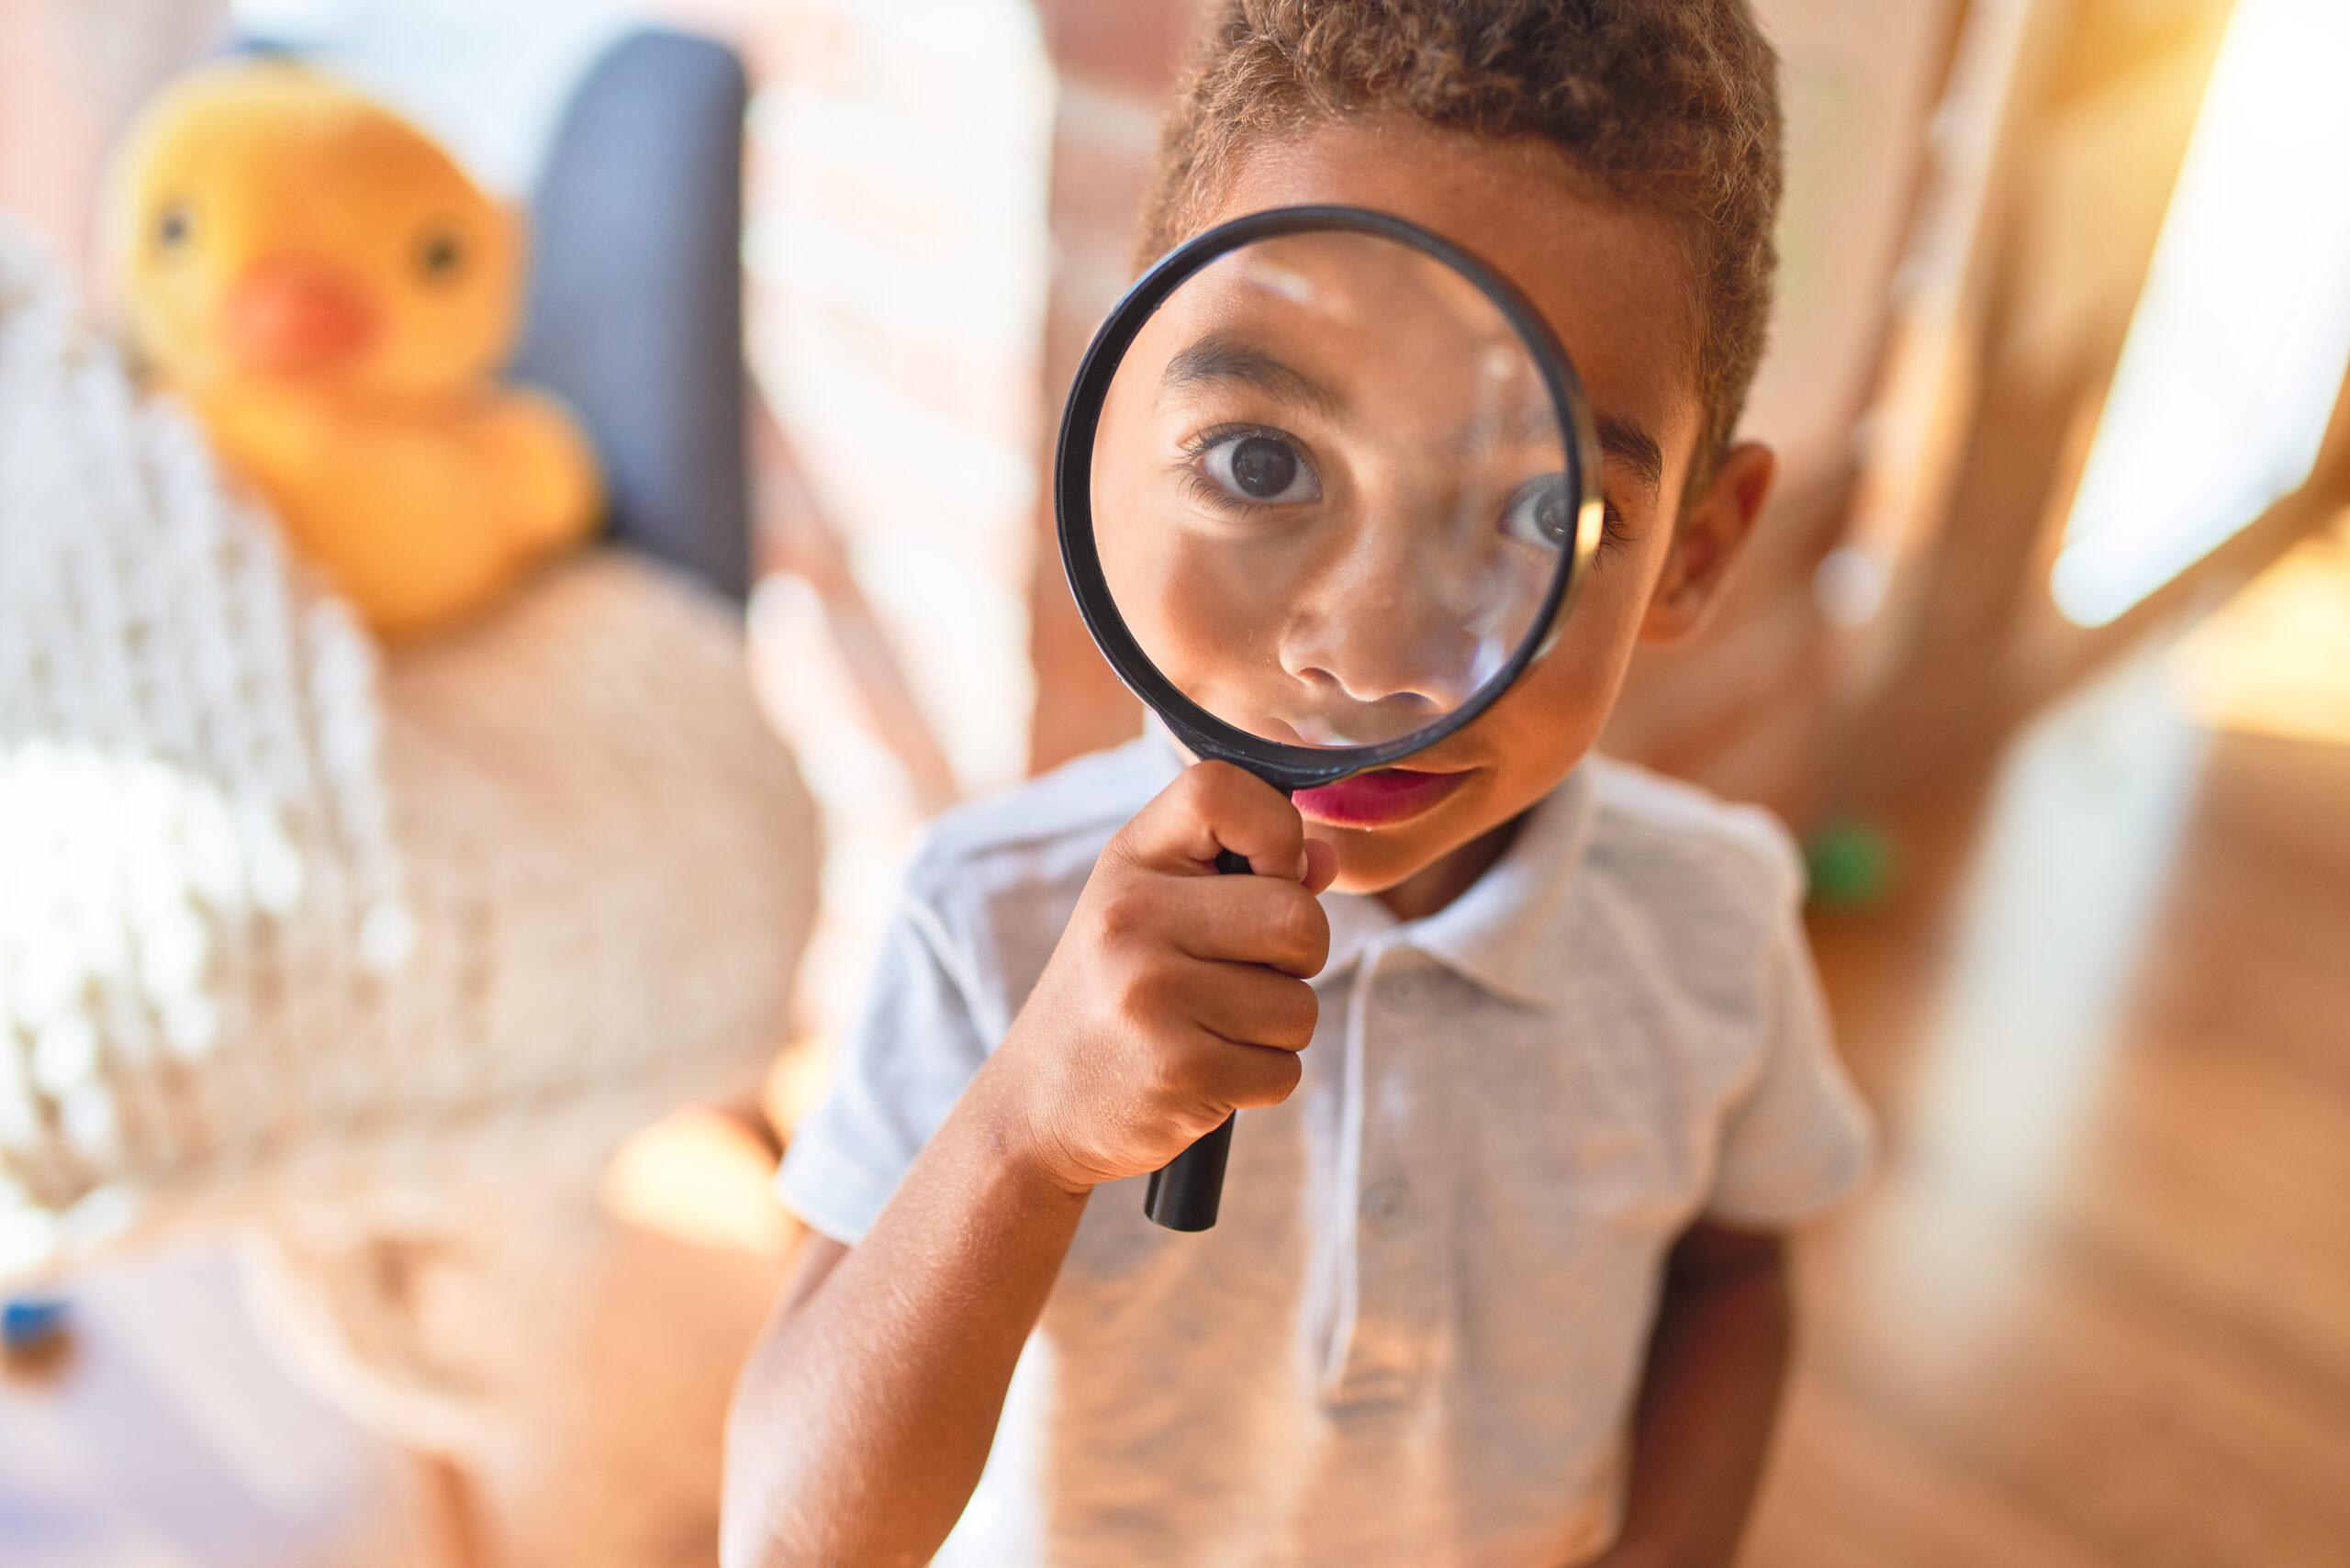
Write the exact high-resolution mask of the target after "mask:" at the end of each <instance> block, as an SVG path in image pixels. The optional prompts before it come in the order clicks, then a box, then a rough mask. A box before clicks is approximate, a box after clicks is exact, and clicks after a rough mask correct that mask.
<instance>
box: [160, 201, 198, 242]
mask: <svg viewBox="0 0 2350 1568" xmlns="http://www.w3.org/2000/svg"><path fill="white" fill-rule="evenodd" d="M195 237H196V214H195V213H194V212H193V211H191V210H189V207H188V205H187V203H185V202H184V201H175V202H170V203H167V204H165V206H164V207H163V210H162V211H161V212H159V213H157V214H156V215H155V247H156V249H158V250H160V251H163V252H173V251H176V250H178V249H179V248H180V247H182V246H183V245H185V244H186V243H187V242H188V241H190V240H192V239H194V238H195Z"/></svg>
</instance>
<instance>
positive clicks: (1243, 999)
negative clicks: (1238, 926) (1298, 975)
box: [1192, 964, 1322, 1051]
mask: <svg viewBox="0 0 2350 1568" xmlns="http://www.w3.org/2000/svg"><path fill="white" fill-rule="evenodd" d="M1210 968H1211V969H1213V970H1214V971H1217V972H1214V973H1212V974H1211V975H1210V976H1209V977H1208V980H1207V983H1206V984H1204V985H1203V986H1201V987H1200V989H1199V991H1198V993H1197V996H1196V1000H1194V1001H1193V1002H1192V1016H1193V1017H1194V1018H1195V1019H1197V1020H1198V1021H1199V1024H1200V1026H1201V1027H1202V1028H1203V1029H1205V1030H1207V1031H1208V1033H1210V1034H1212V1035H1214V1036H1216V1037H1217V1038H1218V1039H1223V1040H1229V1041H1231V1042H1232V1043H1233V1044H1234V1045H1236V1046H1269V1047H1271V1048H1273V1049H1274V1050H1277V1051H1302V1050H1304V1048H1305V1047H1307V1046H1309V1045H1312V1044H1313V1043H1314V1025H1315V1020H1316V1019H1318V1018H1319V1017H1320V1016H1321V1011H1322V1009H1321V1003H1320V1002H1319V1001H1318V1000H1317V999H1316V998H1315V994H1314V988H1313V987H1312V986H1310V985H1307V984H1306V983H1305V982H1304V980H1292V979H1290V978H1289V977H1288V976H1286V975H1280V974H1275V973H1274V972H1273V971H1272V970H1270V969H1264V968H1261V967H1259V966H1258V965H1255V964H1216V965H1213V966H1210Z"/></svg>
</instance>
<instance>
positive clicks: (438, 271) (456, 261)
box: [416, 229, 465, 283]
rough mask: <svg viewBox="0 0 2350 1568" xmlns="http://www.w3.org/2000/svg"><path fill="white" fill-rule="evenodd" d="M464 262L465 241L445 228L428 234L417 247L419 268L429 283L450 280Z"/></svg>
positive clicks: (417, 264)
mask: <svg viewBox="0 0 2350 1568" xmlns="http://www.w3.org/2000/svg"><path fill="white" fill-rule="evenodd" d="M464 263H465V247H464V241H461V240H459V239H458V238H457V237H456V236H455V235H454V234H452V233H450V232H449V231H448V230H445V229H435V230H432V231H431V232H430V233H428V234H426V235H425V237H424V239H423V241H421V242H420V244H418V246H417V248H416V266H417V270H418V271H419V272H420V273H422V274H424V276H425V281H427V282H428V283H446V282H448V281H449V280H450V279H452V278H453V277H455V276H456V275H457V272H458V269H460V268H461V267H463V266H464Z"/></svg>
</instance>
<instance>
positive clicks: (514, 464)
mask: <svg viewBox="0 0 2350 1568" xmlns="http://www.w3.org/2000/svg"><path fill="white" fill-rule="evenodd" d="M109 223H110V230H111V231H110V235H109V244H108V250H109V268H110V271H111V272H112V274H113V276H114V278H115V280H116V284H117V288H118V290H119V293H120V297H121V301H122V304H123V306H124V308H125V311H126V314H127V316H128V319H129V329H130V333H131V336H132V339H133V342H134V347H135V349H136V350H137V352H138V353H139V354H140V358H141V359H142V360H143V361H144V362H145V363H146V364H148V365H149V367H150V368H151V370H152V371H153V373H154V375H156V377H157V378H158V379H159V380H160V381H161V382H162V384H163V385H164V386H168V387H169V388H171V389H172V390H173V391H175V392H177V393H178V394H179V395H180V396H181V397H183V398H185V400H186V401H187V402H188V403H190V404H191V405H192V406H193V407H194V408H195V409H196V414H197V416H198V418H199V419H200V420H202V422H203V424H204V425H205V427H206V429H207V431H208V432H209V434H210V436H211V438H212V442H213V445H214V447H215V450H216V451H218V454H220V456H221V457H222V459H223V460H224V461H225V462H226V463H227V464H228V465H229V466H230V467H231V468H232V469H234V470H235V471H236V472H237V473H239V474H240V475H241V476H243V477H244V478H245V479H247V480H248V481H249V482H251V483H252V484H253V485H254V486H256V487H258V488H259V489H260V490H261V491H262V492H263V494H264V495H265V496H266V497H267V498H268V499H269V500H270V502H271V503H272V504H273V506H274V508H275V509H276V511H277V514H278V517H279V518H280V520H281V521H283V522H284V524H285V528H286V529H287V531H288V532H290V533H291V534H292V535H293V538H294V541H295V543H296V544H297V547H298V548H299V549H300V550H301V551H302V553H303V554H306V555H307V556H308V558H309V559H311V560H312V561H313V562H315V563H317V564H318V565H319V566H322V567H323V568H324V569H325V570H326V571H327V573H328V574H329V575H330V577H332V578H333V580H334V582H335V584H336V586H337V587H338V588H341V591H342V592H343V593H344V594H345V595H346V596H348V597H349V598H350V599H352V600H353V602H354V603H356V604H357V605H358V606H359V608H360V610H361V611H362V613H364V615H365V616H366V618H367V620H368V622H370V623H371V624H372V625H373V626H375V629H376V630H377V631H378V632H381V633H390V634H394V635H397V634H399V633H409V632H416V631H420V630H424V629H427V628H430V627H433V626H436V625H439V624H442V623H443V622H449V621H451V620H453V619H456V618H458V617H461V616H463V615H464V614H466V613H468V612H470V611H472V610H476V609H479V608H481V607H482V606H484V605H485V604H487V603H488V602H490V601H491V600H492V599H495V598H496V597H497V596H498V593H499V592H500V590H501V589H503V588H505V587H506V586H507V585H508V584H509V582H511V581H512V580H513V579H514V578H515V577H517V576H518V575H519V574H520V572H521V571H522V570H523V569H524V568H525V567H527V566H529V565H530V564H531V563H532V561H533V560H534V559H535V558H536V557H538V556H540V555H542V554H546V553H547V552H550V551H552V550H554V549H557V548H559V547H561V546H563V545H565V544H568V543H572V542H574V541H576V540H577V539H579V538H581V537H583V536H584V535H585V534H586V533H587V532H588V531H589V529H590V527H591V526H592V525H593V523H594V522H595V521H596V518H597V516H598V513H599V509H600V498H599V484H598V480H597V475H596V467H595V458H594V456H593V454H592V453H591V451H590V449H589V447H588V442H587V440H586V439H585V437H584V436H583V435H582V434H581V432H580V431H579V428H578V426H577V425H576V423H575V422H574V420H572V418H571V417H570V415H569V414H568V413H566V412H565V409H563V408H562V407H561V406H560V405H559V404H557V403H556V402H555V401H554V399H552V398H547V397H544V396H542V395H539V394H536V393H532V392H528V391H523V390H519V389H517V388H514V387H510V386H501V385H500V384H498V382H497V381H495V380H494V379H492V375H491V373H492V371H493V370H494V369H495V367H496V366H497V365H498V364H499V363H500V362H501V361H503V359H504V358H505V356H506V353H507V351H508V349H509V345H510V343H511V342H512V339H513V336H514V332H515V328H516V321H517V317H518V314H519V306H520V292H521V275H522V274H521V265H522V249H523V236H522V232H521V225H520V218H519V217H518V216H517V215H515V214H514V213H512V212H511V211H509V209H507V208H505V207H502V206H500V205H499V204H498V203H497V202H495V201H493V200H492V199H490V198H489V197H488V196H486V195H485V194H484V193H483V192H482V191H481V190H480V189H479V188H478V187H476V185H474V183H473V182H472V180H470V179H469V178H467V177H466V175H465V174H464V171H462V170H461V169H459V168H458V166H457V164H456V163H455V162H454V161H453V160H452V159H451V158H450V156H449V155H448V154H447V153H446V152H445V151H442V149H441V148H440V147H439V146H438V145H437V144H436V143H435V142H433V141H432V140H431V139H430V138H429V137H427V136H426V135H425V134H424V133H423V132H421V131H420V130H419V129H416V128H415V127H414V126H412V125H410V124H409V123H408V122H407V121H406V120H404V119H402V118H399V117H398V116H397V115H395V114H392V113H391V112H390V111H388V110H386V109H385V108H383V107H382V106H379V105H376V104H375V103H372V102H370V101H368V100H367V99H365V98H364V97H362V96H360V95H357V94H355V93H353V92H352V91H350V90H349V89H348V88H345V87H343V86H341V85H339V84H336V83H335V82H333V81H332V80H330V78H328V77H325V76H322V75H319V74H318V73H314V72H311V71H308V70H306V69H303V68H302V67H300V66H297V65H295V64H291V63H288V62H283V61H276V60H269V59H259V60H252V61H244V62H231V63H227V64H221V65H217V66H211V67H207V68H205V69H203V70H200V71H197V72H196V73H192V74H190V75H188V76H186V77H184V78H182V79H181V80H180V81H179V82H177V83H175V84H173V85H172V86H170V87H168V88H166V89H165V90H164V92H163V93H162V95H161V96H160V97H159V98H158V99H157V100H156V101H155V102H154V103H153V104H152V105H151V106H149V108H148V109H147V111H146V112H145V113H144V115H143V116H142V117H141V118H140V120H139V122H138V123H137V124H136V125H135V126H134V127H133V128H132V129H131V132H130V134H129V137H128V139H127V140H126V141H125V143H124V146H123V150H122V151H121V153H120V155H119V159H118V162H117V170H116V177H115V185H114V190H113V193H112V196H111V200H110V204H109Z"/></svg>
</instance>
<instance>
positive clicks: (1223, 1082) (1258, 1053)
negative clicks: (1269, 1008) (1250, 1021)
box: [1187, 1035, 1304, 1131]
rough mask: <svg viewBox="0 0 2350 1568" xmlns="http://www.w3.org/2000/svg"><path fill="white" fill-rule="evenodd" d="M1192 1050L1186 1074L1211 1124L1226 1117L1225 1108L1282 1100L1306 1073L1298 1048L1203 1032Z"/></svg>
mask: <svg viewBox="0 0 2350 1568" xmlns="http://www.w3.org/2000/svg"><path fill="white" fill-rule="evenodd" d="M1192 1052H1193V1054H1192V1057H1191V1059H1190V1065H1189V1068H1188V1071H1187V1077H1188V1078H1189V1080H1190V1081H1191V1083H1192V1085H1193V1086H1194V1087H1193V1089H1192V1093H1195V1094H1197V1095H1198V1096H1199V1100H1198V1102H1197V1103H1198V1105H1199V1107H1200V1108H1201V1109H1202V1110H1203V1112H1204V1113H1205V1114H1207V1115H1209V1116H1210V1117H1212V1118H1213V1119H1212V1120H1210V1122H1209V1126H1214V1123H1215V1122H1217V1121H1221V1120H1223V1119H1224V1118H1223V1114H1222V1113H1225V1112H1229V1111H1233V1110H1242V1111H1246V1110H1251V1109H1254V1108H1256V1107H1259V1106H1263V1105H1278V1104H1280V1103H1281V1102H1282V1101H1284V1100H1286V1099H1288V1098H1289V1096H1290V1092H1291V1091H1292V1090H1294V1089H1295V1088H1296V1087H1297V1085H1298V1081H1299V1080H1300V1079H1301V1078H1303V1077H1304V1065H1303V1064H1302V1062H1301V1061H1300V1059H1299V1057H1298V1053H1297V1052H1295V1051H1288V1050H1277V1049H1267V1048H1266V1047H1262V1046H1242V1045H1234V1044H1233V1043H1231V1042H1230V1041H1228V1040H1225V1039H1223V1038H1221V1037H1219V1036H1213V1035H1203V1036H1197V1037H1196V1038H1195V1040H1194V1043H1193V1047H1192ZM1188 1097H1189V1096H1188V1095H1187V1098H1188ZM1204 1130H1205V1129H1204V1128H1203V1131H1204Z"/></svg>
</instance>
